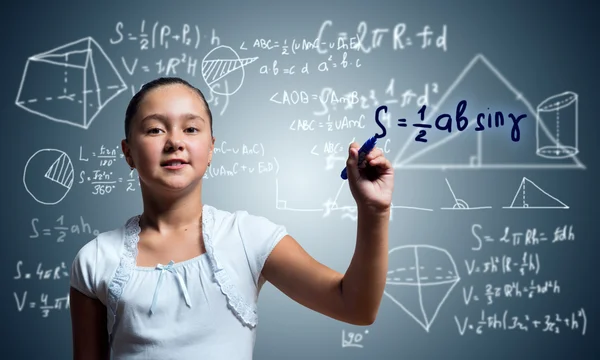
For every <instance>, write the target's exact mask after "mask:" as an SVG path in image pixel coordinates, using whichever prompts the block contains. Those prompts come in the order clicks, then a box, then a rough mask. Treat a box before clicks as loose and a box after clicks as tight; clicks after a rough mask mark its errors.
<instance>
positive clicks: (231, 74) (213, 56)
mask: <svg viewBox="0 0 600 360" xmlns="http://www.w3.org/2000/svg"><path fill="white" fill-rule="evenodd" d="M257 59H258V57H251V58H243V59H241V58H240V56H239V55H238V53H237V52H236V51H235V50H233V48H231V47H229V46H226V45H220V46H217V47H215V48H214V49H212V50H211V51H209V52H208V53H207V54H206V55H205V56H204V58H203V59H202V78H203V79H204V81H205V82H206V85H208V87H209V88H210V90H212V92H213V93H215V94H219V95H223V96H230V95H233V94H235V93H236V92H237V91H238V90H239V89H240V88H241V87H242V85H243V84H244V78H245V76H246V70H245V69H244V68H245V67H246V66H248V65H249V64H251V63H253V62H255V61H256V60H257ZM236 86H237V87H236Z"/></svg>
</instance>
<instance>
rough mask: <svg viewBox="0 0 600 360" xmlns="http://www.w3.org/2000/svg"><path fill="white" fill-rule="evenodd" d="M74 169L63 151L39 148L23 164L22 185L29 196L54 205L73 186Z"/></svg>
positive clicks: (41, 202) (42, 202) (45, 203)
mask: <svg viewBox="0 0 600 360" xmlns="http://www.w3.org/2000/svg"><path fill="white" fill-rule="evenodd" d="M74 179H75V170H74V169H73V163H72V162H71V158H69V155H67V154H66V153H65V152H64V151H61V150H56V149H41V150H38V151H36V152H35V153H34V154H33V155H32V156H31V157H30V158H29V160H27V163H26V164H25V169H24V170H23V185H24V186H25V190H26V191H27V193H29V195H31V197H32V198H33V199H34V200H35V201H37V202H38V203H40V204H43V205H55V204H58V203H59V202H61V201H62V199H64V198H65V196H67V194H68V193H69V190H71V187H72V186H73V181H74Z"/></svg>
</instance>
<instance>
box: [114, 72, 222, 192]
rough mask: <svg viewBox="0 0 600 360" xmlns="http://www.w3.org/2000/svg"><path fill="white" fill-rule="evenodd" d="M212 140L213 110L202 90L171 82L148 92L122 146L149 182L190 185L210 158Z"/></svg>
mask: <svg viewBox="0 0 600 360" xmlns="http://www.w3.org/2000/svg"><path fill="white" fill-rule="evenodd" d="M214 141H215V139H214V138H213V137H211V133H210V120H209V115H208V112H207V111H206V107H205V105H204V102H203V101H202V99H201V98H200V96H199V95H198V93H196V92H195V91H194V90H193V89H190V88H189V87H187V86H185V85H181V84H172V85H165V86H161V87H158V88H155V89H153V90H151V91H150V92H148V93H147V94H146V95H145V97H144V99H143V100H142V101H141V102H140V104H139V107H138V111H137V114H136V116H135V118H134V119H132V121H131V132H130V137H129V140H128V142H126V141H125V140H123V142H122V148H123V152H124V154H125V157H126V159H127V162H128V163H129V165H130V166H133V167H135V168H136V170H137V172H138V175H139V178H140V182H141V183H143V184H144V185H145V186H146V187H150V188H152V189H156V190H158V189H163V190H171V191H172V190H185V189H188V190H189V189H191V188H192V187H194V186H196V185H198V184H199V182H200V181H201V180H202V177H203V176H204V174H205V172H206V168H207V166H208V163H209V161H211V159H212V154H213V150H214ZM177 161H180V163H177Z"/></svg>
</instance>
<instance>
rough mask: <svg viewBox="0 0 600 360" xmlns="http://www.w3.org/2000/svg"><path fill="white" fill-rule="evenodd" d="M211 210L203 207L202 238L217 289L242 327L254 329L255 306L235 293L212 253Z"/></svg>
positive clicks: (227, 275) (256, 319) (255, 321)
mask: <svg viewBox="0 0 600 360" xmlns="http://www.w3.org/2000/svg"><path fill="white" fill-rule="evenodd" d="M213 210H214V209H213V208H211V207H209V206H205V208H204V210H203V215H202V236H203V237H204V246H205V247H206V253H207V255H208V258H209V259H210V262H211V264H212V269H213V274H214V275H215V280H216V281H217V284H219V287H220V288H221V292H222V293H223V294H224V295H225V297H226V298H227V304H228V305H229V308H230V309H231V310H232V311H233V313H234V314H235V315H236V317H237V318H238V320H240V321H241V322H242V323H243V324H244V325H247V326H249V327H255V326H256V324H257V321H258V314H257V311H256V306H254V305H253V304H248V303H247V302H246V301H244V299H243V298H242V297H241V296H240V294H239V293H238V291H237V288H236V286H235V284H234V283H233V282H232V281H231V279H230V278H229V274H228V273H227V271H226V270H225V268H223V267H222V266H221V265H220V263H219V260H218V259H217V256H216V254H215V251H214V244H213V242H212V237H211V233H210V230H212V229H213V226H214V213H213Z"/></svg>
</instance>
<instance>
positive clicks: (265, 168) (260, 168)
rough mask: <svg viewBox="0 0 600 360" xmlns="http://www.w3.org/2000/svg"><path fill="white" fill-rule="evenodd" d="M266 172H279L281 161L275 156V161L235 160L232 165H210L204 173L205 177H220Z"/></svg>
mask: <svg viewBox="0 0 600 360" xmlns="http://www.w3.org/2000/svg"><path fill="white" fill-rule="evenodd" d="M265 173H275V174H278V173H279V163H278V162H277V159H276V158H275V157H274V158H273V161H258V162H255V163H253V162H247V163H240V162H235V163H234V164H233V165H231V166H225V165H221V166H209V167H208V168H207V169H206V172H205V173H204V177H203V178H204V179H210V178H218V177H232V176H237V175H241V174H265Z"/></svg>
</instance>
